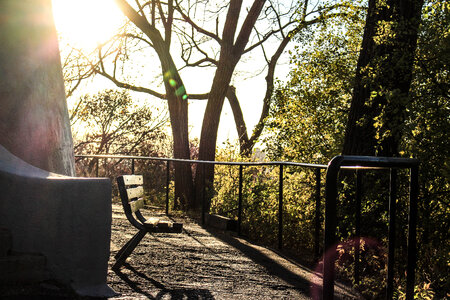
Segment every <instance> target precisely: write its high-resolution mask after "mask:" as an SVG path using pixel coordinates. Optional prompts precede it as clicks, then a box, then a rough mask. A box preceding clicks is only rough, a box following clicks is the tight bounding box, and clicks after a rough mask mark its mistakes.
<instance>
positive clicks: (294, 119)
mask: <svg viewBox="0 0 450 300" xmlns="http://www.w3.org/2000/svg"><path fill="white" fill-rule="evenodd" d="M346 20H347V21H345V20H343V21H342V20H341V23H340V24H333V23H331V24H326V25H322V27H321V28H320V29H321V30H320V31H319V30H317V31H315V32H311V35H310V36H303V37H302V38H303V42H309V44H307V45H306V46H305V45H303V46H302V47H299V48H297V49H296V50H295V52H294V53H292V65H293V70H292V71H291V73H290V78H289V81H288V82H287V83H284V84H282V83H279V86H278V89H277V91H276V93H275V95H274V102H273V106H272V110H271V115H270V117H269V119H268V124H269V126H268V128H267V129H268V130H267V131H266V132H265V136H266V139H265V145H266V147H267V148H266V149H267V153H268V154H269V158H270V159H281V160H294V161H304V162H320V163H326V162H327V161H328V160H329V159H331V158H332V157H333V156H334V155H336V154H339V153H340V152H341V148H342V141H343V135H344V134H343V132H344V127H345V121H346V118H347V113H348V108H349V102H350V98H351V93H352V87H353V81H354V72H355V66H356V61H357V59H358V49H359V43H360V41H361V34H362V26H363V21H362V18H361V17H354V18H352V19H346ZM449 21H450V5H449V3H448V2H447V1H438V0H433V1H427V2H426V4H425V7H424V10H423V18H422V26H421V28H420V31H419V40H418V49H417V53H416V59H415V64H414V73H413V81H412V86H411V89H410V95H411V97H412V101H409V103H408V105H407V110H406V112H405V118H406V121H405V124H404V130H403V131H402V138H401V139H400V140H401V144H400V148H399V150H400V154H401V155H402V156H406V157H416V158H418V159H419V160H420V161H421V168H420V199H419V225H418V245H419V252H420V253H419V255H418V267H417V270H418V271H417V273H416V283H417V288H416V289H417V297H419V298H420V297H423V298H427V297H433V295H434V296H435V297H438V298H443V297H445V296H446V294H445V291H448V290H449V278H448V274H450V269H449V268H450V266H449V264H448V261H449V259H450V249H449V244H448V242H446V241H448V240H449V238H450V237H449V231H448V228H450V220H449V218H448V216H449V214H450V203H449V195H450V183H449V179H450V160H449V158H450V153H449V152H450V145H449V140H450V136H449V134H450V94H449V91H450V80H449V70H450V34H449V33H450V31H449V24H450V22H449ZM346 22H347V23H346ZM385 25H387V24H385ZM385 29H386V28H385ZM387 32H390V30H387V31H386V32H385V33H386V34H387ZM383 37H384V38H388V36H387V35H383ZM308 45H309V46H308ZM398 63H401V62H398ZM373 96H374V97H375V96H379V95H378V94H374V95H373ZM391 96H392V97H394V96H395V95H394V94H392V95H391ZM388 100H389V99H388ZM389 101H390V100H389ZM403 104H405V103H403ZM396 113H399V112H395V110H393V111H390V112H389V114H391V115H395V114H396ZM383 122H384V119H383V118H382V117H378V118H376V119H375V120H374V126H375V127H376V129H377V130H378V132H381V131H380V130H379V129H380V128H381V126H384V125H383ZM379 138H380V139H381V138H382V137H381V136H379ZM406 175H407V174H403V175H402V176H403V177H402V178H403V179H401V180H400V183H401V187H400V189H399V196H400V199H399V200H398V212H399V216H398V219H399V220H398V221H399V225H398V227H399V228H398V233H397V235H398V237H397V239H398V241H400V244H401V245H399V246H398V247H399V249H398V250H397V255H396V257H397V258H398V259H399V265H401V264H402V263H403V262H404V259H405V257H406V252H405V249H406V242H405V241H406V232H407V226H406V224H407V222H406V221H407V212H408V209H407V204H408V200H407V196H408V194H409V191H408V182H405V178H406ZM365 182H366V193H368V196H367V198H366V200H365V202H364V203H363V216H364V223H363V231H364V232H365V234H369V235H372V236H377V237H378V238H379V240H380V243H381V244H382V245H384V246H385V245H386V241H387V240H386V230H387V213H386V208H387V206H386V200H385V199H387V190H386V189H384V188H383V186H387V185H386V180H385V179H382V178H381V177H380V176H379V175H377V174H372V175H368V177H367V178H366V179H365ZM350 188H351V187H348V189H350ZM346 189H347V187H344V189H343V190H344V191H345V190H346ZM350 196H352V195H351V194H350ZM342 201H343V202H342V205H340V207H339V214H340V219H339V220H340V221H339V232H338V235H339V236H340V237H341V238H344V239H345V238H347V237H349V236H350V235H351V233H352V228H353V226H354V221H353V216H352V215H351V211H352V205H353V204H352V201H351V197H350V198H349V199H342ZM302 209H303V210H304V209H307V208H305V206H303V207H302ZM299 212H300V211H299ZM299 212H297V213H299ZM300 224H301V225H300V227H302V226H305V225H306V224H308V223H306V222H304V221H302V223H300ZM349 251H350V252H349V253H350V254H351V250H349ZM369 256H370V255H369ZM383 257H384V254H383ZM366 263H368V264H369V265H370V264H374V265H376V263H377V261H374V260H373V259H372V260H371V259H369V258H368V259H367V262H366ZM369 265H367V266H366V270H369ZM385 267H386V266H385V264H381V265H379V266H378V267H377V268H376V270H378V271H377V272H375V271H374V272H372V275H373V276H372V275H371V276H372V277H370V278H369V277H368V278H365V279H364V280H363V282H362V283H361V285H360V286H359V287H360V288H361V290H362V291H363V292H364V293H366V296H367V297H370V298H373V297H377V293H378V294H382V293H383V290H382V289H381V288H380V286H381V284H382V283H383V280H384V279H383V276H382V274H384V273H383V272H385V271H384V268H385ZM350 268H351V267H350V266H346V265H345V264H343V265H342V266H341V268H340V272H341V274H347V275H348V276H350V275H351V274H352V272H351V269H350ZM370 268H372V267H370ZM374 270H375V269H374ZM396 276H397V277H398V278H404V274H402V272H399V271H397V273H396ZM424 282H425V283H426V284H424ZM398 286H399V287H400V286H403V287H404V281H402V280H400V281H399V283H398ZM376 291H378V292H376ZM433 293H434V294H433ZM398 296H399V297H400V298H401V297H402V296H401V290H400V291H399V292H398Z"/></svg>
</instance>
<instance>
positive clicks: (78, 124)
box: [71, 90, 168, 174]
mask: <svg viewBox="0 0 450 300" xmlns="http://www.w3.org/2000/svg"><path fill="white" fill-rule="evenodd" d="M71 113H72V127H73V128H74V129H76V130H78V132H77V134H78V137H76V138H75V147H74V149H75V152H76V153H77V154H85V153H88V154H123V155H130V154H137V153H138V152H142V150H143V148H144V146H146V143H147V142H148V141H153V144H154V145H158V143H160V142H161V141H160V140H164V139H167V137H166V135H165V132H164V126H165V125H166V124H167V121H168V118H167V116H166V115H165V114H164V113H161V114H160V115H158V116H156V117H155V116H154V114H153V113H152V111H151V110H150V108H148V107H138V106H137V105H136V104H133V99H132V98H131V97H130V95H129V93H128V92H127V91H116V90H105V91H102V92H99V93H97V94H95V95H85V96H83V97H81V99H80V100H79V101H78V104H77V105H76V106H75V107H74V108H73V110H72V111H71ZM95 162H96V161H95V160H92V161H91V162H90V164H89V166H88V169H87V173H88V174H90V173H91V172H92V169H93V167H94V166H95Z"/></svg>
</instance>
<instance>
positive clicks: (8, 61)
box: [0, 0, 75, 175]
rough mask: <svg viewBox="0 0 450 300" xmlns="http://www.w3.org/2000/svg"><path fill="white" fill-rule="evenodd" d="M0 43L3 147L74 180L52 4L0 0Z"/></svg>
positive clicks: (47, 1) (0, 133) (0, 138)
mask: <svg viewBox="0 0 450 300" xmlns="http://www.w3.org/2000/svg"><path fill="white" fill-rule="evenodd" d="M0 44H1V47H0V144H1V145H2V146H4V147H5V148H7V149H8V150H9V151H10V152H12V153H13V154H15V155H16V156H18V157H20V158H22V159H23V160H25V161H26V162H28V163H30V164H32V165H34V166H36V167H39V168H42V169H44V170H48V171H52V172H56V173H61V174H65V175H74V174H75V166H74V157H73V145H72V135H71V132H70V123H69V116H68V112H67V104H66V99H65V93H64V81H63V77H62V72H61V62H60V56H59V49H58V39H57V35H56V30H55V25H54V23H53V16H52V7H51V1H50V0H33V1H26V2H23V1H14V0H4V1H0Z"/></svg>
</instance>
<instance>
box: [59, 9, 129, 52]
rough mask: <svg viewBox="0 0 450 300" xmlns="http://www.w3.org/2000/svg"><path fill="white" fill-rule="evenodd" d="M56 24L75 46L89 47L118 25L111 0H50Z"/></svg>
mask: <svg viewBox="0 0 450 300" xmlns="http://www.w3.org/2000/svg"><path fill="white" fill-rule="evenodd" d="M52 2H53V15H54V18H55V24H56V28H57V29H58V31H59V32H62V33H63V34H64V37H65V38H67V39H68V40H70V41H71V43H73V44H74V45H75V46H76V47H79V48H82V49H86V50H93V49H94V48H95V47H96V46H97V44H98V43H102V42H105V41H106V40H108V39H109V38H110V37H112V36H113V35H114V33H115V32H116V31H117V29H118V28H119V27H120V26H121V25H122V22H123V19H124V17H123V15H122V13H121V12H120V10H119V9H118V8H117V6H116V5H115V4H114V0H76V1H73V0H53V1H52Z"/></svg>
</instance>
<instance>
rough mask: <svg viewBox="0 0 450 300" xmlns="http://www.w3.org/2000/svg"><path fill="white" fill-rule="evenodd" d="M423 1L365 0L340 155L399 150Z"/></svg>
mask: <svg viewBox="0 0 450 300" xmlns="http://www.w3.org/2000/svg"><path fill="white" fill-rule="evenodd" d="M422 5H423V0H407V1H402V0H390V1H381V0H370V1H369V10H368V14H367V19H366V26H365V28H364V36H363V42H362V49H361V53H360V56H359V60H358V64H357V71H356V72H357V73H356V79H355V86H354V90H353V96H352V102H351V107H350V112H349V117H348V121H347V126H346V131H345V140H344V146H343V151H342V153H343V154H348V155H377V156H396V155H397V154H398V144H399V141H400V138H401V135H402V129H403V122H404V119H405V110H406V105H407V103H408V101H409V97H408V91H409V87H410V84H411V79H412V68H413V62H414V54H415V49H416V45H417V32H418V28H419V24H420V16H421V9H422Z"/></svg>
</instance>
